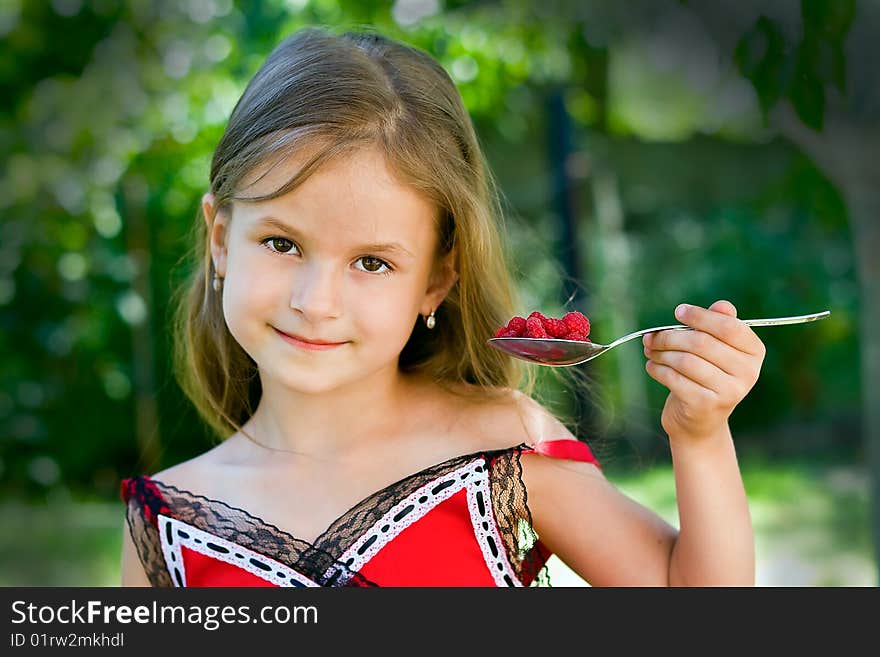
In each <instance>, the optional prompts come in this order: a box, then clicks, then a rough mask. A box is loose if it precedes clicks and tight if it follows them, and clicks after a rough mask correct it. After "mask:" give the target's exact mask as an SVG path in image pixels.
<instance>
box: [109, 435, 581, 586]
mask: <svg viewBox="0 0 880 657" xmlns="http://www.w3.org/2000/svg"><path fill="white" fill-rule="evenodd" d="M530 452H540V453H542V454H545V455H547V456H551V457H555V458H570V459H575V460H580V461H588V462H593V463H595V462H596V461H595V459H594V458H593V455H592V453H591V452H590V450H589V448H588V447H587V445H586V444H584V443H582V442H579V441H573V440H557V441H549V442H542V443H539V444H538V446H536V447H535V448H532V447H528V446H526V445H518V446H516V447H510V448H508V449H503V450H495V451H482V452H476V453H474V454H469V455H466V456H458V457H455V458H452V459H449V460H447V461H444V462H443V463H440V464H438V465H435V466H432V467H429V468H425V469H424V470H422V471H420V472H417V473H415V474H413V475H410V476H408V477H406V478H404V479H401V480H400V481H398V482H396V483H393V484H391V485H389V486H386V487H385V488H383V489H382V490H380V491H378V492H376V493H374V494H372V495H370V496H369V497H367V498H366V499H364V500H362V501H361V502H359V503H358V504H357V505H355V506H354V507H352V508H351V509H349V510H348V511H346V512H345V513H344V514H343V515H342V516H340V517H339V518H338V519H337V520H335V521H334V522H333V524H332V525H331V526H330V527H329V528H328V529H327V530H326V531H325V532H324V533H323V534H321V535H320V536H319V537H318V538H317V539H315V540H314V541H313V542H311V543H310V542H307V541H303V540H300V539H298V538H296V537H295V536H292V535H291V534H289V533H287V532H285V531H284V530H282V529H280V528H278V527H276V526H274V525H272V524H270V523H267V522H265V521H264V520H261V519H260V518H258V517H256V516H253V515H251V514H249V513H248V512H247V511H244V510H242V509H237V508H235V507H232V506H229V505H228V504H225V503H224V502H221V501H219V500H212V499H209V498H207V497H204V496H201V495H197V494H195V493H192V492H190V491H186V490H181V489H179V488H176V487H175V486H171V485H168V484H163V483H162V482H161V481H158V480H156V479H153V478H151V477H149V476H147V475H140V476H137V477H133V478H130V479H124V480H123V481H122V485H121V495H122V499H123V500H124V501H125V503H126V504H127V507H128V508H127V519H128V525H129V530H130V531H131V536H132V539H133V540H134V545H135V546H136V548H137V551H138V554H139V556H140V560H141V563H142V564H143V566H144V571H145V572H146V574H147V576H148V578H149V580H150V582H151V583H152V584H153V586H529V585H533V584H536V583H539V582H542V581H544V580H546V578H545V577H543V574H545V573H546V569H545V568H544V566H545V563H546V561H547V559H548V557H549V556H550V552H549V551H548V550H547V549H546V548H545V547H544V546H543V545H542V544H541V542H540V540H538V539H537V537H536V535H535V533H534V532H533V531H532V526H531V514H530V513H529V509H528V506H527V492H526V489H525V485H524V484H523V481H522V477H521V474H522V467H521V465H520V456H521V455H522V454H523V453H530Z"/></svg>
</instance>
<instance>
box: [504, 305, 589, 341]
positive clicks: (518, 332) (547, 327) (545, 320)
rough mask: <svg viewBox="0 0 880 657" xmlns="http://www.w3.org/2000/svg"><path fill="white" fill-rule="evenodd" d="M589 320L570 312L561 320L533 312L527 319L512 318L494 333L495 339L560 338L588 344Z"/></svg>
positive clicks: (577, 313)
mask: <svg viewBox="0 0 880 657" xmlns="http://www.w3.org/2000/svg"><path fill="white" fill-rule="evenodd" d="M589 336H590V320H589V319H587V318H586V317H585V316H584V315H583V314H581V313H579V312H577V311H572V312H570V313H567V314H566V315H565V317H563V318H562V319H557V318H555V317H545V316H544V315H543V314H542V313H540V312H539V311H537V310H535V311H533V312H532V313H530V314H529V316H528V318H523V317H520V316H519V315H517V316H515V317H513V318H512V319H511V320H510V321H509V322H507V326H502V327H501V328H499V329H498V330H497V331H495V337H496V338H562V339H564V340H578V341H580V342H589V341H590V339H589Z"/></svg>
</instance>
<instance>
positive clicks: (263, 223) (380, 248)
mask: <svg viewBox="0 0 880 657" xmlns="http://www.w3.org/2000/svg"><path fill="white" fill-rule="evenodd" d="M254 227H255V228H261V227H263V228H276V229H278V230H282V231H285V232H287V233H292V234H294V235H299V234H300V232H299V231H298V230H297V229H296V228H294V227H293V226H291V225H289V224H286V223H284V222H283V221H281V220H280V219H276V218H275V217H260V218H259V219H257V220H256V221H255V222H254ZM357 250H363V251H369V252H371V253H399V254H402V255H407V256H409V257H410V258H415V256H414V255H413V254H412V253H410V252H409V251H408V250H407V249H406V248H404V246H403V245H402V244H400V243H399V242H387V243H374V244H362V245H360V246H359V247H358V248H357Z"/></svg>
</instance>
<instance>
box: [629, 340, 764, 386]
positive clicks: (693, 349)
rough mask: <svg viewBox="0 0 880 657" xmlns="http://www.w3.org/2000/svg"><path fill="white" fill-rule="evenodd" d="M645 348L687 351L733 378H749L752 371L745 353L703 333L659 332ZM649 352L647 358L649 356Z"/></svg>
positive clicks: (660, 350)
mask: <svg viewBox="0 0 880 657" xmlns="http://www.w3.org/2000/svg"><path fill="white" fill-rule="evenodd" d="M646 337H647V336H646ZM645 347H646V349H647V350H651V351H652V352H656V353H660V352H662V351H676V352H678V351H686V352H690V353H693V354H696V355H698V356H699V357H700V358H703V359H705V360H707V361H709V362H710V363H712V364H713V365H714V366H715V367H717V368H719V369H720V370H723V371H724V372H725V373H727V374H729V375H731V376H747V375H749V374H750V373H751V370H752V368H751V366H750V361H749V359H748V357H747V356H746V355H745V354H743V352H741V351H739V350H738V349H735V348H733V347H731V346H730V345H729V344H727V343H726V342H722V341H721V340H719V339H718V338H716V337H715V336H714V335H712V334H710V333H705V332H703V331H659V332H657V333H655V334H654V335H653V337H652V338H651V340H650V341H645ZM647 350H646V351H645V355H646V356H647V355H649V354H648V351H647Z"/></svg>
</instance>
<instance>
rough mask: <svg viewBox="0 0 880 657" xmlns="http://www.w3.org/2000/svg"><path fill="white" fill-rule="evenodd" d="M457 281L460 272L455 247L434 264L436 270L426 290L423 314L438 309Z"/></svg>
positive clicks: (428, 313) (426, 314)
mask: <svg viewBox="0 0 880 657" xmlns="http://www.w3.org/2000/svg"><path fill="white" fill-rule="evenodd" d="M457 281H458V272H457V271H456V270H455V250H454V249H453V250H452V251H450V252H449V253H447V254H446V255H444V256H443V257H442V258H441V259H440V260H439V261H438V262H437V263H436V264H435V265H434V271H433V272H432V273H431V278H430V280H429V282H428V289H427V290H426V291H425V298H424V300H423V301H422V309H421V310H422V315H425V316H428V315H430V314H431V312H432V311H434V310H437V308H438V307H439V306H440V304H441V303H443V300H444V299H445V298H446V295H447V294H449V290H451V289H452V286H453V285H455V283H456V282H457Z"/></svg>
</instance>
